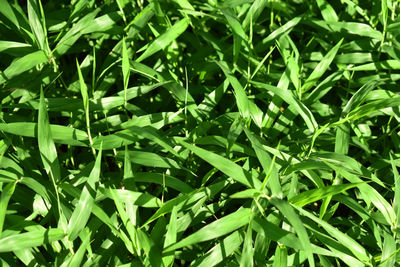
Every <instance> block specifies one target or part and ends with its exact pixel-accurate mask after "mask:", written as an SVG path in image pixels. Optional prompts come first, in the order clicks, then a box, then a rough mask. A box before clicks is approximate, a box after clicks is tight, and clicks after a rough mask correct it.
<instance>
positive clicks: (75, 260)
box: [68, 230, 92, 267]
mask: <svg viewBox="0 0 400 267" xmlns="http://www.w3.org/2000/svg"><path fill="white" fill-rule="evenodd" d="M87 231H89V230H87ZM91 236H92V235H91V233H90V232H89V233H85V235H84V237H83V238H82V243H81V245H80V246H79V248H78V250H77V251H76V252H75V254H73V256H72V258H71V261H70V262H69V263H68V266H77V267H78V266H82V265H81V263H82V260H83V258H84V256H85V252H86V250H89V249H90V238H91Z"/></svg>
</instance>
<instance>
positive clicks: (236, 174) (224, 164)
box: [179, 140, 261, 188]
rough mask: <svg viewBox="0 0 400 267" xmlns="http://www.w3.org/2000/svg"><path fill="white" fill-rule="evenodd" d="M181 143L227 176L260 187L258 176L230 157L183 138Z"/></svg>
mask: <svg viewBox="0 0 400 267" xmlns="http://www.w3.org/2000/svg"><path fill="white" fill-rule="evenodd" d="M179 143H180V144H182V145H183V146H184V147H186V148H187V149H189V150H191V151H192V152H193V153H195V154H196V155H197V156H198V157H200V158H201V159H203V160H204V161H206V162H208V163H209V164H210V165H212V166H214V167H215V168H217V169H219V170H220V171H222V172H223V173H225V174H226V175H227V176H229V177H231V178H232V179H233V180H235V181H237V182H239V183H242V184H244V185H245V186H247V187H249V188H260V186H261V182H260V181H259V180H257V178H255V177H253V175H252V174H251V173H250V172H248V171H246V170H245V169H243V168H242V167H240V166H239V165H237V164H235V163H233V162H232V161H230V160H229V159H226V158H224V157H222V156H220V155H217V154H215V153H212V152H210V151H207V150H205V149H202V148H199V147H197V146H194V145H191V144H188V143H186V142H185V141H182V140H179Z"/></svg>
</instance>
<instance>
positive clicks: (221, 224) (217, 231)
mask: <svg viewBox="0 0 400 267" xmlns="http://www.w3.org/2000/svg"><path fill="white" fill-rule="evenodd" d="M252 217H253V212H252V211H251V210H250V209H246V208H242V209H239V210H238V211H235V212H233V213H231V214H229V215H226V216H224V217H222V218H220V219H218V220H216V221H214V222H212V223H210V224H208V225H206V226H204V227H203V228H201V229H200V230H198V231H196V232H195V233H193V234H191V235H189V236H187V237H185V238H184V239H182V240H180V241H178V242H177V243H175V244H173V245H171V246H169V247H168V248H166V249H165V250H164V252H170V251H174V250H177V249H180V248H182V247H187V246H190V245H193V244H197V243H201V242H204V241H207V240H211V239H215V238H218V237H221V236H224V235H226V234H228V233H230V232H233V231H235V230H237V229H239V228H241V227H243V226H244V225H246V224H249V223H250V221H251V219H252Z"/></svg>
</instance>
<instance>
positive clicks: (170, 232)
mask: <svg viewBox="0 0 400 267" xmlns="http://www.w3.org/2000/svg"><path fill="white" fill-rule="evenodd" d="M177 224H178V212H177V208H176V207H174V208H173V209H172V212H171V217H170V220H169V223H168V227H167V232H166V233H165V240H164V246H163V248H166V247H168V246H169V245H172V244H174V243H176V241H177V235H178V225H177ZM174 258H175V256H174V255H168V256H165V257H163V263H164V266H171V264H173V261H174Z"/></svg>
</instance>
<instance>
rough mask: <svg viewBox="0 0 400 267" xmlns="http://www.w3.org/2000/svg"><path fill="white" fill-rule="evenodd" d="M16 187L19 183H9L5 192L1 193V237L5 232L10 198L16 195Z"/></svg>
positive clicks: (4, 189) (5, 187)
mask: <svg viewBox="0 0 400 267" xmlns="http://www.w3.org/2000/svg"><path fill="white" fill-rule="evenodd" d="M16 185H17V181H15V182H11V183H8V184H7V185H6V186H4V188H3V190H2V191H1V197H0V237H1V233H2V232H3V226H4V219H5V217H6V211H7V206H8V202H9V201H10V198H11V197H12V195H13V194H14V191H15V186H16Z"/></svg>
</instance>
